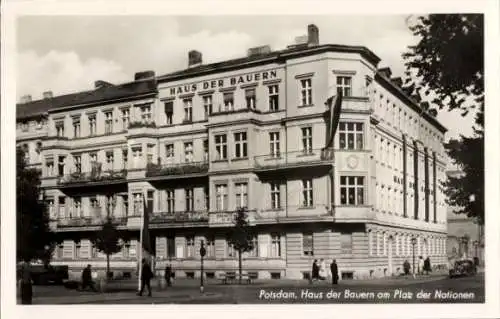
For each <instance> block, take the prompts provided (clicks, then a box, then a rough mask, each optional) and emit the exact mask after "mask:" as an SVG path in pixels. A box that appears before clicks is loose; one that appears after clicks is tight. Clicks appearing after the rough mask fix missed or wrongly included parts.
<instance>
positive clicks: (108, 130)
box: [104, 112, 113, 134]
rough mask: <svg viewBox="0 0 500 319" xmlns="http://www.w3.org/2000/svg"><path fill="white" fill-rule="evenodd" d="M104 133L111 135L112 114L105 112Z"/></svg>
mask: <svg viewBox="0 0 500 319" xmlns="http://www.w3.org/2000/svg"><path fill="white" fill-rule="evenodd" d="M104 118H105V121H104V133H105V134H111V133H113V112H105V113H104Z"/></svg>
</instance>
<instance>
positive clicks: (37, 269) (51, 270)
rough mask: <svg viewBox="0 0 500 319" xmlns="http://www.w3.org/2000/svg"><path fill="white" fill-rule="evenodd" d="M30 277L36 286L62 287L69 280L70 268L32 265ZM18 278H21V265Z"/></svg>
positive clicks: (18, 269) (18, 268)
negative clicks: (50, 285)
mask: <svg viewBox="0 0 500 319" xmlns="http://www.w3.org/2000/svg"><path fill="white" fill-rule="evenodd" d="M30 275H31V280H32V281H33V284H35V285H46V284H49V283H55V284H58V285H60V284H62V283H63V282H64V281H65V280H68V278H69V274H68V266H51V265H31V266H30ZM17 278H18V279H19V278H21V265H18V266H17Z"/></svg>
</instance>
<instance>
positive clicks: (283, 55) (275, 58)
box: [157, 44, 380, 82]
mask: <svg viewBox="0 0 500 319" xmlns="http://www.w3.org/2000/svg"><path fill="white" fill-rule="evenodd" d="M324 52H348V53H359V54H361V56H362V57H364V58H365V59H366V60H368V62H370V63H372V64H373V65H374V66H377V64H378V63H379V62H380V58H379V57H378V56H377V55H375V53H373V52H372V51H370V50H369V49H368V48H366V47H363V46H342V45H337V44H324V45H319V46H315V47H307V48H304V49H303V50H298V51H290V50H288V49H285V50H280V51H273V52H271V53H270V54H269V55H265V56H262V58H261V59H256V60H251V61H248V60H246V61H245V60H244V61H242V62H240V63H235V64H233V65H231V64H230V63H231V62H233V61H237V60H242V59H245V58H236V59H232V60H227V61H222V62H216V63H210V64H207V65H204V66H205V67H209V66H211V65H215V64H222V65H221V66H220V67H218V68H216V69H211V70H200V71H199V72H196V71H193V72H189V73H181V74H177V73H179V72H183V71H187V70H189V69H184V70H179V71H175V72H172V73H169V74H164V75H161V76H158V77H157V80H158V82H164V81H175V80H181V79H185V78H191V77H195V76H202V75H209V74H214V73H219V72H222V71H231V70H235V69H241V68H243V67H245V68H249V67H253V66H258V65H262V64H266V63H272V62H277V63H282V62H283V59H290V58H296V57H302V56H309V55H314V54H318V53H324ZM224 64H229V65H224Z"/></svg>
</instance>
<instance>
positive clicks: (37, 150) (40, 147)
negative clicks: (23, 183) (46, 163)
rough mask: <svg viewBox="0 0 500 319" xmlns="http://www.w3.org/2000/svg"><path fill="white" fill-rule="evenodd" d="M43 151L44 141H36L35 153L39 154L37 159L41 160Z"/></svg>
mask: <svg viewBox="0 0 500 319" xmlns="http://www.w3.org/2000/svg"><path fill="white" fill-rule="evenodd" d="M41 152H42V142H36V147H35V153H36V155H37V161H40V153H41Z"/></svg>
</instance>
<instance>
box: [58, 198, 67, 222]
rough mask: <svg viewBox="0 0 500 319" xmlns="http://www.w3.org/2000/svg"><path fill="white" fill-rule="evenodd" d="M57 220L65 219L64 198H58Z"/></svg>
mask: <svg viewBox="0 0 500 319" xmlns="http://www.w3.org/2000/svg"><path fill="white" fill-rule="evenodd" d="M59 218H67V216H66V197H64V196H60V197H59Z"/></svg>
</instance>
